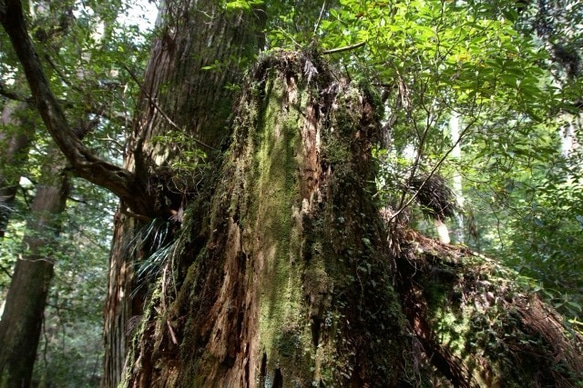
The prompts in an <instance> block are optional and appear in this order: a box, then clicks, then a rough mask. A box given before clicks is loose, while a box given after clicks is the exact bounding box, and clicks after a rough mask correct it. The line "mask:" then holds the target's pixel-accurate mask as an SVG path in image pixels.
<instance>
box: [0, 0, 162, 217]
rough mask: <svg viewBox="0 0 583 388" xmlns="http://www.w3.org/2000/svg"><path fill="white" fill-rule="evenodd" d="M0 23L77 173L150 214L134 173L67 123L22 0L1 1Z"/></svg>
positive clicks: (41, 110)
mask: <svg viewBox="0 0 583 388" xmlns="http://www.w3.org/2000/svg"><path fill="white" fill-rule="evenodd" d="M0 23H1V24H2V26H3V27H4V30H6V32H7V33H8V36H9V37H10V41H11V42H12V46H13V47H14V50H15V52H16V55H17V56H18V59H19V60H20V63H21V64H22V67H23V69H24V73H25V75H26V79H27V81H28V83H29V86H30V89H31V92H32V96H33V100H34V104H35V106H36V108H37V109H38V111H39V113H40V115H41V117H42V119H43V121H44V123H45V125H46V127H47V130H48V131H49V133H50V134H51V136H52V138H53V139H54V140H55V142H56V143H57V145H58V147H59V149H60V150H61V151H62V152H63V154H64V155H65V157H66V158H67V160H68V161H69V163H70V164H71V166H72V168H71V170H72V171H73V173H74V174H75V175H77V176H79V177H81V178H84V179H87V180H88V181H90V182H92V183H95V184H97V185H99V186H101V187H103V188H106V189H108V190H110V191H111V192H112V193H114V194H115V195H117V196H118V197H120V198H121V199H122V200H123V201H124V202H125V203H126V204H127V205H128V206H129V207H130V208H131V209H132V210H133V211H134V212H137V213H140V214H150V213H152V211H153V208H154V207H153V206H150V205H151V204H150V200H149V199H148V197H147V196H146V190H144V189H143V188H142V187H140V184H139V182H137V179H136V177H135V175H134V174H132V173H131V172H130V171H128V170H126V169H123V168H121V167H118V166H115V165H112V164H110V163H108V162H106V161H104V160H102V159H100V158H98V157H97V156H96V155H94V154H93V153H92V152H91V150H89V149H88V148H86V147H85V146H84V145H83V144H82V143H81V141H80V140H79V138H78V137H77V136H75V133H74V131H73V130H72V128H71V126H70V125H69V123H68V122H67V119H66V117H65V114H64V112H63V109H62V107H61V105H60V104H59V102H58V101H57V99H56V98H55V96H54V95H53V93H52V91H51V89H50V87H49V83H48V81H47V78H46V76H45V74H44V72H43V69H42V65H41V62H40V60H39V57H38V54H37V52H36V50H35V48H34V46H33V43H32V41H31V39H30V37H29V35H28V32H27V30H26V24H25V20H24V15H23V12H22V4H21V1H20V0H0Z"/></svg>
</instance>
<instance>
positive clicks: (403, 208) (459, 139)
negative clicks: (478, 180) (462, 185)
mask: <svg viewBox="0 0 583 388" xmlns="http://www.w3.org/2000/svg"><path fill="white" fill-rule="evenodd" d="M476 121H478V119H477V118H474V120H472V121H471V122H470V123H468V125H466V127H465V128H464V130H463V131H462V132H461V133H460V135H459V137H458V138H457V140H456V141H455V143H454V144H453V146H451V148H450V149H449V150H447V152H446V153H445V154H444V155H443V156H442V157H441V159H439V161H438V162H437V163H436V164H435V166H433V168H432V169H431V171H430V172H429V174H428V175H427V177H426V178H425V179H424V180H423V182H421V185H419V188H418V189H417V191H416V192H415V193H414V194H413V195H412V196H411V198H410V199H409V200H408V201H407V203H405V204H404V205H403V206H402V207H400V208H399V210H397V211H396V212H395V213H394V214H393V215H392V216H391V218H390V219H389V222H391V221H393V220H394V219H395V218H396V217H398V216H399V214H401V212H402V211H403V210H405V209H406V208H407V207H409V205H411V203H413V201H414V200H415V198H417V196H418V195H419V193H420V192H421V190H422V189H423V187H424V186H425V184H426V183H427V182H428V181H429V179H431V177H433V175H435V173H436V171H437V169H439V167H441V165H442V164H443V162H444V161H445V159H446V158H447V157H448V156H449V154H450V153H451V152H452V151H453V150H454V148H455V147H456V146H457V145H458V144H459V143H460V142H461V141H462V139H463V138H464V137H465V135H466V133H467V132H468V130H469V129H470V128H471V127H472V126H473V125H474V123H475V122H476Z"/></svg>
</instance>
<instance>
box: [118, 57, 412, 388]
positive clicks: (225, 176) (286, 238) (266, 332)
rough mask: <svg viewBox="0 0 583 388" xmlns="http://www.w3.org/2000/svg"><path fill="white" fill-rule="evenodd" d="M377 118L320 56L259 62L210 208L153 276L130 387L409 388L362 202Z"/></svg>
mask: <svg viewBox="0 0 583 388" xmlns="http://www.w3.org/2000/svg"><path fill="white" fill-rule="evenodd" d="M304 69H307V71H308V72H309V74H310V75H309V76H305V75H304ZM378 114H379V113H378V107H377V106H375V104H374V101H372V99H371V96H370V95H367V94H366V93H364V94H363V93H362V92H361V91H359V90H358V89H357V88H355V87H354V86H353V85H350V84H349V83H348V82H347V81H345V80H342V79H336V78H335V77H333V76H332V74H331V73H330V72H329V71H328V70H327V69H326V68H325V67H324V66H322V65H321V64H320V63H319V61H318V60H317V59H316V58H309V57H308V56H303V55H301V54H293V53H281V54H279V55H277V56H274V57H267V58H265V59H264V60H263V61H260V63H259V64H258V65H257V66H256V67H255V69H254V74H253V76H252V79H251V80H250V84H249V85H246V89H245V93H244V94H243V97H242V98H241V100H240V102H239V104H238V105H237V110H236V118H235V120H234V124H233V131H234V132H233V136H232V141H231V145H230V147H229V149H228V151H227V152H226V153H225V156H224V158H222V160H221V165H220V167H217V168H216V169H214V171H216V172H215V174H214V175H215V179H214V180H213V184H212V187H210V188H209V189H208V192H209V193H212V194H209V195H208V196H207V197H206V198H204V199H201V201H200V202H199V203H198V205H194V206H193V207H192V209H189V210H190V211H189V212H187V215H186V218H185V220H184V223H183V225H182V230H181V233H180V237H178V238H177V239H176V240H175V242H174V243H173V244H174V247H173V249H172V250H171V251H169V254H168V256H167V257H166V258H165V261H164V262H163V264H162V265H163V266H164V268H163V270H162V271H161V272H162V274H167V275H165V276H162V277H161V278H160V282H158V284H157V288H156V289H155V290H154V291H153V292H152V295H153V296H152V298H151V299H150V304H149V306H148V309H147V310H146V312H145V316H144V318H143V321H142V324H141V328H140V329H139V330H138V334H137V336H136V337H135V343H134V346H133V348H132V355H131V358H130V360H129V363H128V368H127V372H128V376H127V378H128V380H127V383H128V385H129V386H144V385H148V384H151V385H152V386H159V385H164V384H166V385H167V386H176V387H179V386H180V387H184V386H201V387H202V386H204V387H211V386H217V387H222V386H225V387H227V386H233V387H234V386H240V387H243V386H251V387H253V386H310V385H311V384H312V383H313V382H316V383H322V384H325V385H328V384H331V383H335V384H338V385H340V386H346V385H351V386H355V387H362V386H367V385H369V386H370V385H374V384H375V382H379V381H382V382H384V384H387V385H389V386H391V385H392V386H398V385H399V384H401V383H402V382H403V381H404V378H405V376H406V374H405V373H404V371H405V370H406V369H407V365H406V362H405V360H404V359H403V354H406V353H408V352H409V351H410V345H411V342H410V340H409V339H408V338H407V336H406V320H405V316H404V315H403V314H402V312H401V308H400V305H399V302H398V298H397V294H396V292H395V291H394V289H393V286H392V284H393V276H394V267H393V263H394V261H393V260H392V257H391V255H390V253H389V250H388V247H387V243H386V235H385V233H384V227H383V224H382V221H381V219H380V216H379V213H378V211H377V207H376V206H375V204H374V202H373V201H372V194H373V193H374V190H375V189H374V183H373V182H374V179H373V173H374V165H373V161H372V160H371V157H370V150H371V146H372V143H373V142H374V141H375V139H376V138H377V135H378V132H379V128H380V126H379V124H378V123H379V116H378ZM193 237H196V238H193ZM156 311H157V312H158V313H155V312H156Z"/></svg>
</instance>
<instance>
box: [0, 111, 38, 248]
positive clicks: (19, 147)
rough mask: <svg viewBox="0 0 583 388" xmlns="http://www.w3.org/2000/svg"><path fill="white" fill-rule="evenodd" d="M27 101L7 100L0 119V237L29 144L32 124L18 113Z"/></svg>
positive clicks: (4, 230) (14, 195) (9, 211)
mask: <svg viewBox="0 0 583 388" xmlns="http://www.w3.org/2000/svg"><path fill="white" fill-rule="evenodd" d="M25 105H26V104H22V103H15V102H7V103H6V105H4V109H3V111H2V117H1V121H0V126H1V128H0V145H1V146H2V149H3V153H2V155H0V237H4V235H5V233H6V228H7V226H8V221H9V220H10V217H11V215H12V210H13V206H14V200H15V198H16V193H17V191H18V185H19V180H20V175H21V174H20V172H21V171H20V170H21V169H22V167H23V165H24V162H25V161H26V157H27V155H28V150H29V148H30V145H31V142H32V137H33V132H34V130H32V129H31V125H30V124H29V123H26V122H24V120H22V119H20V118H18V117H17V115H18V112H19V111H20V110H21V109H23V108H25Z"/></svg>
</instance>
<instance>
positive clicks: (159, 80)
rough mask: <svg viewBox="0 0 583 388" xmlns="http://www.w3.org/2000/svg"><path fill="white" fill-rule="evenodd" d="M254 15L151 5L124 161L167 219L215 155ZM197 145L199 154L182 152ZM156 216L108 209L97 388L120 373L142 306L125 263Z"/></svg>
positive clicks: (248, 49)
mask: <svg viewBox="0 0 583 388" xmlns="http://www.w3.org/2000/svg"><path fill="white" fill-rule="evenodd" d="M262 15H263V13H262V11H260V10H253V11H251V12H249V13H242V12H239V11H237V12H227V11H226V10H225V9H224V8H223V7H222V6H220V4H219V2H217V1H212V0H204V1H197V2H193V3H192V4H190V3H189V2H183V1H178V0H174V1H167V2H165V4H164V8H163V9H162V10H161V11H160V15H159V17H158V20H159V21H158V28H159V29H160V33H159V36H158V38H157V39H156V40H155V42H154V44H153V48H152V52H151V55H150V60H149V63H148V65H147V68H146V72H145V76H144V81H143V84H142V85H141V94H140V97H139V103H138V110H137V114H136V116H135V119H134V124H133V136H132V138H131V139H130V140H129V145H128V147H127V149H128V154H127V155H126V156H125V161H124V167H125V168H126V169H128V170H129V171H132V172H133V173H134V174H135V175H136V176H137V177H138V179H139V180H142V181H146V182H147V185H146V186H147V188H146V189H147V190H148V191H149V192H150V193H153V195H154V197H155V203H154V204H153V206H154V207H158V208H159V207H161V206H165V204H170V207H171V208H172V209H173V217H172V218H173V221H171V223H173V224H174V225H176V224H177V222H178V224H179V222H180V221H181V220H182V214H183V212H184V207H185V206H186V203H188V202H189V201H190V200H192V198H193V197H195V195H196V193H197V192H200V191H202V190H203V187H204V186H205V184H204V183H202V182H203V181H204V179H202V171H203V170H204V168H205V163H206V160H211V159H216V158H217V157H220V151H221V150H220V148H221V147H222V145H221V144H222V143H223V142H224V141H226V140H227V139H228V136H229V118H230V116H231V108H232V106H233V94H234V93H233V90H232V88H230V87H231V86H240V84H241V81H242V78H243V71H244V70H245V68H246V66H247V65H248V64H249V63H250V62H251V60H252V58H253V57H254V56H255V55H256V54H257V52H258V50H259V49H260V48H261V47H262V46H263V45H264V43H263V36H262V33H261V31H262V25H263V23H264V17H263V16H262ZM213 66H216V67H213ZM209 67H210V68H209ZM160 138H162V140H160ZM192 139H195V140H192ZM197 152H198V153H197ZM200 152H204V153H206V154H207V158H206V159H204V158H203V157H196V158H194V159H192V158H190V159H186V157H185V155H187V154H189V153H190V154H192V153H197V155H200ZM187 161H188V162H189V163H191V166H192V168H191V169H189V170H187V171H186V172H184V171H182V174H178V173H177V171H175V170H174V169H173V163H174V162H181V163H184V162H187ZM197 163H198V164H199V165H198V166H197ZM175 178H176V179H175ZM122 200H123V199H122ZM124 207H125V206H123V205H122V209H123V208H124ZM160 220H161V221H162V223H166V222H168V218H160V219H158V220H154V221H153V222H147V221H144V220H141V219H137V218H135V217H131V216H128V215H127V214H123V212H119V213H118V215H117V216H116V223H115V225H116V226H115V233H114V241H113V248H112V255H111V264H110V274H109V293H108V297H107V302H106V308H105V348H106V352H105V371H104V377H103V381H102V384H101V385H102V386H104V387H114V386H117V385H118V383H119V382H120V381H122V380H123V379H124V377H123V376H122V371H123V370H124V366H126V367H127V361H126V359H125V358H126V356H127V351H126V348H127V346H128V342H129V339H130V338H131V334H133V333H135V329H136V327H138V326H137V325H138V324H139V322H140V319H141V318H142V315H143V313H144V312H143V310H144V306H143V303H144V300H143V299H144V295H143V292H137V293H135V292H134V290H135V288H136V287H137V284H136V283H137V279H136V278H135V268H136V266H139V265H140V263H143V262H144V261H146V260H147V259H148V256H149V253H148V252H150V253H152V251H155V249H153V248H152V247H143V248H140V246H141V245H147V242H145V241H142V239H143V234H144V231H145V230H148V229H149V227H150V226H152V225H154V223H156V222H159V221H160ZM132 245H133V247H132ZM136 245H137V246H138V247H136ZM146 288H147V287H146Z"/></svg>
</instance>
